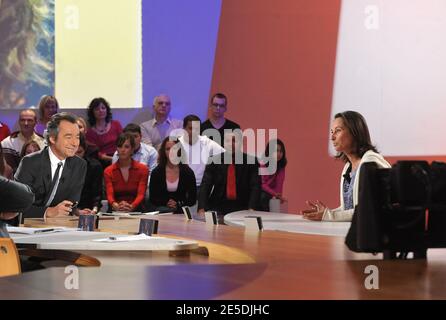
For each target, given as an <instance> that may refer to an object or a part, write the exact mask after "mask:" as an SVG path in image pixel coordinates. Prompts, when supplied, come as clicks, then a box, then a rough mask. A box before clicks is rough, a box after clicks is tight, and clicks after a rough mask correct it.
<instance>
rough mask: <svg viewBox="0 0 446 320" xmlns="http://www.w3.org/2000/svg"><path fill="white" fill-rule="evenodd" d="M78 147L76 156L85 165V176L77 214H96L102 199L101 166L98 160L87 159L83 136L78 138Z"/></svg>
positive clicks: (85, 143) (85, 142)
mask: <svg viewBox="0 0 446 320" xmlns="http://www.w3.org/2000/svg"><path fill="white" fill-rule="evenodd" d="M79 138H80V139H79V147H78V149H77V152H76V155H77V156H78V157H79V158H82V159H84V160H85V162H86V163H87V174H86V176H85V182H84V187H83V189H82V193H81V198H80V200H79V205H78V208H79V214H89V213H93V214H95V213H97V212H98V210H99V209H100V208H101V199H102V180H103V170H102V165H101V164H100V163H99V161H98V160H96V159H93V158H91V157H89V156H88V155H87V153H86V150H87V141H86V139H85V136H84V134H82V133H81V135H80V137H79Z"/></svg>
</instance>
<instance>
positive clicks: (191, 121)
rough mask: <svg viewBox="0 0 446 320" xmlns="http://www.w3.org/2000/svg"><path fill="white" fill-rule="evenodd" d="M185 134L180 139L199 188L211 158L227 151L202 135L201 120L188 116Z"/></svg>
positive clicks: (184, 126) (185, 121)
mask: <svg viewBox="0 0 446 320" xmlns="http://www.w3.org/2000/svg"><path fill="white" fill-rule="evenodd" d="M183 128H184V134H183V135H182V136H181V137H180V138H179V141H180V142H181V144H182V146H183V148H184V151H185V154H186V158H187V163H188V165H189V167H190V168H191V169H192V171H193V172H194V174H195V180H196V184H197V188H198V189H199V187H200V185H201V180H202V178H203V173H204V169H205V167H206V164H207V163H208V160H209V158H210V157H212V156H215V155H217V154H220V153H222V152H224V151H225V149H223V148H222V147H221V146H220V145H219V144H218V143H216V142H214V141H212V140H211V139H209V138H208V137H206V136H201V135H200V118H198V117H197V116H196V115H188V116H186V117H185V118H184V120H183Z"/></svg>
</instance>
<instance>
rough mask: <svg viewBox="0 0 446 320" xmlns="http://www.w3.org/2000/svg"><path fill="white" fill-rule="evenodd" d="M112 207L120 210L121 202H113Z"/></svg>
mask: <svg viewBox="0 0 446 320" xmlns="http://www.w3.org/2000/svg"><path fill="white" fill-rule="evenodd" d="M112 209H113V211H119V203H117V202H113V203H112Z"/></svg>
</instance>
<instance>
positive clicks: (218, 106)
mask: <svg viewBox="0 0 446 320" xmlns="http://www.w3.org/2000/svg"><path fill="white" fill-rule="evenodd" d="M212 106H213V107H214V108H220V109H223V108H226V104H224V103H213V104H212Z"/></svg>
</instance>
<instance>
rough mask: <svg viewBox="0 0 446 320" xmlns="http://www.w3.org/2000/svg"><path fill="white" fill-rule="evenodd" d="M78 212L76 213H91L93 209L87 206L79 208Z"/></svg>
mask: <svg viewBox="0 0 446 320" xmlns="http://www.w3.org/2000/svg"><path fill="white" fill-rule="evenodd" d="M78 213H79V214H78V215H81V214H93V211H91V210H90V209H88V208H85V209H79V210H78Z"/></svg>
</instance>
